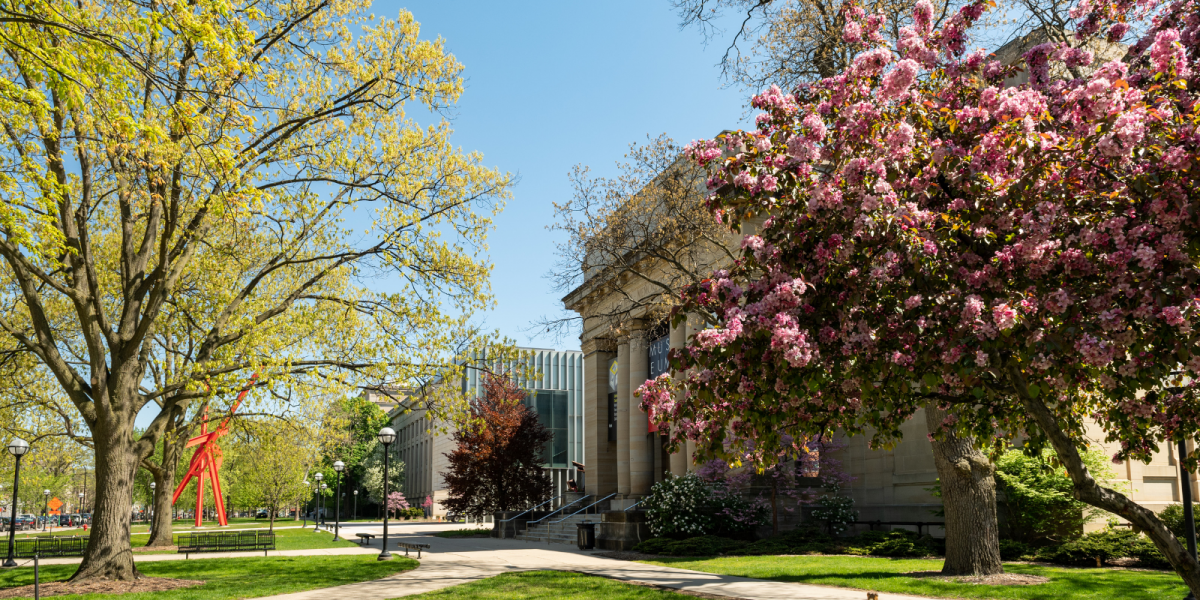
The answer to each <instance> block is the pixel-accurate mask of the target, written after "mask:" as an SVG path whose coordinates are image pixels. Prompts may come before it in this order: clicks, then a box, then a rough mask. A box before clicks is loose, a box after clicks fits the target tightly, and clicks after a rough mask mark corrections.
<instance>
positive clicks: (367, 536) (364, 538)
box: [354, 533, 375, 546]
mask: <svg viewBox="0 0 1200 600" xmlns="http://www.w3.org/2000/svg"><path fill="white" fill-rule="evenodd" d="M354 535H356V536H358V545H359V546H365V545H367V543H368V542H370V541H371V540H373V539H375V534H373V533H356V534H354Z"/></svg>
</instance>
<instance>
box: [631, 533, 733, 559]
mask: <svg viewBox="0 0 1200 600" xmlns="http://www.w3.org/2000/svg"><path fill="white" fill-rule="evenodd" d="M744 546H746V542H742V541H738V540H731V539H729V538H724V537H720V536H716V535H702V536H697V537H691V538H688V539H686V540H672V539H670V538H651V539H648V540H646V541H644V542H641V543H640V544H638V545H636V546H634V547H633V550H634V552H645V553H646V554H664V555H668V556H716V555H718V554H725V553H727V552H731V551H735V550H739V549H741V548H743V547H744Z"/></svg>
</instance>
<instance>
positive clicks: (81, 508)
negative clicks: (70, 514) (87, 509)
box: [75, 492, 83, 526]
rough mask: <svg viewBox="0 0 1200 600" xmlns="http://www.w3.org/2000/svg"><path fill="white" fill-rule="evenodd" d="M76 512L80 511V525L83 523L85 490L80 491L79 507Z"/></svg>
mask: <svg viewBox="0 0 1200 600" xmlns="http://www.w3.org/2000/svg"><path fill="white" fill-rule="evenodd" d="M75 512H77V513H79V523H78V525H79V526H82V525H83V492H79V509H78V510H76V511H75Z"/></svg>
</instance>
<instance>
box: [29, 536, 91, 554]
mask: <svg viewBox="0 0 1200 600" xmlns="http://www.w3.org/2000/svg"><path fill="white" fill-rule="evenodd" d="M87 545H88V538H87V537H86V536H80V535H58V536H50V535H45V536H37V537H33V538H25V539H22V540H16V542H15V543H14V544H13V554H14V555H15V557H16V558H33V557H34V556H38V557H41V558H45V557H47V556H83V551H84V550H87Z"/></svg>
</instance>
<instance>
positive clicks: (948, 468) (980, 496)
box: [925, 404, 1004, 575]
mask: <svg viewBox="0 0 1200 600" xmlns="http://www.w3.org/2000/svg"><path fill="white" fill-rule="evenodd" d="M945 418H946V412H945V411H942V410H939V409H938V408H937V407H936V406H934V405H933V404H930V405H928V406H926V407H925V424H926V426H927V427H929V431H930V432H933V431H936V430H937V429H938V427H939V426H940V425H941V423H942V422H943V421H944V420H945ZM933 461H934V464H936V465H937V471H938V479H939V480H940V481H941V485H942V504H943V506H944V509H945V513H946V562H945V564H944V565H943V566H942V573H944V574H946V575H993V574H996V573H1003V572H1004V566H1003V565H1002V564H1001V562H1000V525H999V522H998V521H997V519H996V478H995V472H996V468H995V466H993V465H992V463H991V461H989V460H988V459H987V457H986V456H984V455H983V453H982V452H980V451H979V450H978V449H976V448H975V444H974V441H973V440H971V439H969V438H960V437H958V436H955V435H947V436H946V437H945V439H944V440H941V441H938V440H934V441H933Z"/></svg>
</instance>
